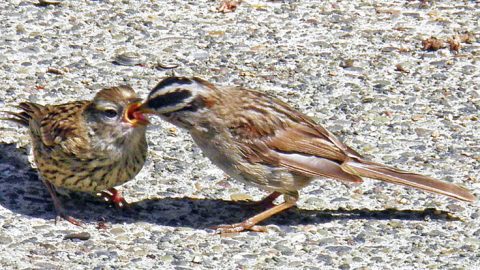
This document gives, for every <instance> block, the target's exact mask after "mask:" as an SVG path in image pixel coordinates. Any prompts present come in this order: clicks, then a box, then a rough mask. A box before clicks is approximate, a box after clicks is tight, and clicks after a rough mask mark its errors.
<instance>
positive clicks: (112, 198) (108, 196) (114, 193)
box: [100, 188, 128, 208]
mask: <svg viewBox="0 0 480 270" xmlns="http://www.w3.org/2000/svg"><path fill="white" fill-rule="evenodd" d="M100 197H102V198H104V199H105V201H107V202H111V203H113V204H114V205H115V206H116V207H118V208H124V207H128V203H127V201H125V199H124V198H123V197H122V192H121V191H118V190H116V189H115V188H109V189H107V190H106V191H102V192H101V193H100Z"/></svg>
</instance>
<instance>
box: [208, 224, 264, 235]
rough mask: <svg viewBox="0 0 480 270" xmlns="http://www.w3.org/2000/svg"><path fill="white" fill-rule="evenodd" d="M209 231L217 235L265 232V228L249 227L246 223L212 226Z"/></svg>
mask: <svg viewBox="0 0 480 270" xmlns="http://www.w3.org/2000/svg"><path fill="white" fill-rule="evenodd" d="M210 229H212V230H215V231H216V233H218V234H227V233H240V232H243V231H252V232H266V231H267V227H265V226H260V225H251V224H248V222H241V223H234V224H228V225H218V226H212V227H210Z"/></svg>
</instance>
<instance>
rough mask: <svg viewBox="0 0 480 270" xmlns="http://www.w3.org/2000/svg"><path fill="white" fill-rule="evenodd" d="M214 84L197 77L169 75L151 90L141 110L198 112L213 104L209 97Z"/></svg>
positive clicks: (157, 112)
mask: <svg viewBox="0 0 480 270" xmlns="http://www.w3.org/2000/svg"><path fill="white" fill-rule="evenodd" d="M213 88H214V86H213V85H212V84H210V83H209V82H207V81H205V80H202V79H200V78H196V77H190V78H187V77H176V76H172V77H167V78H165V79H163V80H162V81H160V82H159V83H158V84H157V85H156V86H155V87H154V88H153V89H152V91H151V92H150V94H149V95H148V98H147V100H146V101H145V102H144V103H143V104H142V106H140V111H142V112H145V113H154V114H159V115H167V114H170V113H175V112H196V111H198V110H201V109H203V108H205V107H208V106H209V105H211V104H208V102H207V99H208V96H209V91H211V89H213Z"/></svg>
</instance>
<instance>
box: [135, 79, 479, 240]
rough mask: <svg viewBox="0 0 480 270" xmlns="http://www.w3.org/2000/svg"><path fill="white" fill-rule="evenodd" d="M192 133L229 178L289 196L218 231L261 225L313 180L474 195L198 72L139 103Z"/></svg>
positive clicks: (144, 109)
mask: <svg viewBox="0 0 480 270" xmlns="http://www.w3.org/2000/svg"><path fill="white" fill-rule="evenodd" d="M138 110H139V111H140V112H142V113H153V114H156V115H159V116H161V117H162V118H163V119H164V120H166V121H168V122H170V123H173V124H174V125H176V126H179V127H181V128H184V129H186V130H188V131H189V132H190V134H191V135H192V137H193V140H194V141H195V142H196V144H197V145H198V146H199V147H200V148H201V149H202V150H203V152H204V154H205V155H206V156H207V157H208V158H209V159H210V160H211V161H212V162H213V163H214V164H216V165H217V166H218V167H220V168H221V169H222V170H223V171H225V172H226V173H227V174H229V175H230V176H231V177H233V178H235V179H238V180H240V181H242V182H245V183H248V184H253V185H255V186H257V187H260V188H262V189H265V190H267V191H269V192H272V194H270V195H269V196H268V197H267V198H266V199H264V200H263V202H264V203H270V204H271V203H272V202H273V200H275V199H276V198H277V197H278V196H279V195H281V194H283V196H284V202H283V203H281V204H279V205H276V206H273V207H271V208H269V209H267V210H266V211H264V212H262V213H260V214H258V215H255V216H253V217H251V218H248V219H246V220H245V221H243V222H241V223H237V224H232V225H222V226H217V227H216V228H217V229H218V230H219V231H220V232H240V231H243V230H253V231H261V230H264V228H263V227H261V226H257V225H256V224H257V223H259V222H261V221H262V220H264V219H266V218H269V217H271V216H272V215H275V214H277V213H279V212H281V211H283V210H285V209H288V208H290V207H292V206H294V205H295V203H296V201H297V199H298V196H299V195H298V191H299V190H300V189H301V188H303V187H305V186H306V185H308V184H310V183H311V182H312V180H313V179H315V178H332V179H336V180H340V181H345V182H353V183H361V182H362V177H368V178H374V179H378V180H383V181H386V182H389V183H394V184H400V185H404V186H408V187H414V188H418V189H422V190H425V191H429V192H434V193H438V194H442V195H446V196H449V197H452V198H455V199H458V200H463V201H468V202H471V201H474V200H475V197H474V196H473V195H472V194H471V193H470V192H469V191H467V190H466V189H464V188H462V187H459V186H457V185H454V184H451V183H448V182H442V181H439V180H436V179H433V178H431V177H428V176H423V175H419V174H414V173H410V172H405V171H401V170H399V169H396V168H392V167H389V166H386V165H383V164H379V163H375V162H372V161H368V160H366V159H365V158H363V157H362V156H361V155H360V154H359V153H357V152H356V151H354V150H353V149H352V148H350V147H348V146H347V145H345V144H344V143H342V142H341V141H340V140H339V139H338V138H337V137H335V136H334V135H333V134H332V133H331V132H329V131H328V130H326V129H325V128H324V127H322V126H321V125H319V124H317V123H315V122H314V121H313V120H312V119H310V118H309V117H308V116H306V115H304V114H302V113H300V112H298V111H297V110H295V109H293V108H292V107H290V106H289V105H287V104H286V103H285V102H283V101H281V100H280V99H278V98H275V97H272V96H269V95H267V94H265V93H263V92H259V91H254V90H249V89H244V88H241V87H217V86H215V85H213V84H211V83H209V82H207V81H205V80H202V79H199V78H195V77H193V78H185V77H168V78H166V79H164V80H162V81H161V82H160V83H158V84H157V86H155V88H153V90H152V91H151V92H150V94H149V96H148V99H147V100H146V101H145V102H144V103H143V104H142V105H141V106H140V107H139V109H138Z"/></svg>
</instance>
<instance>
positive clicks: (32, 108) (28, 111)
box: [0, 102, 45, 127]
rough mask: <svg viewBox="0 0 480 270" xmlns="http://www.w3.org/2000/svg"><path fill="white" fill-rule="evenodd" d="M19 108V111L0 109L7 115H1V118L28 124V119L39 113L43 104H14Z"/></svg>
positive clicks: (24, 124)
mask: <svg viewBox="0 0 480 270" xmlns="http://www.w3.org/2000/svg"><path fill="white" fill-rule="evenodd" d="M16 107H17V108H18V109H20V110H21V111H20V112H11V111H1V112H3V113H6V114H7V115H8V117H2V118H0V119H1V120H8V121H13V122H15V123H18V124H20V125H23V126H27V127H28V126H29V124H30V120H31V119H32V118H34V117H35V115H41V112H42V110H43V109H44V108H45V107H44V106H42V105H40V104H36V103H30V102H22V103H20V104H18V105H17V106H16Z"/></svg>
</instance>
